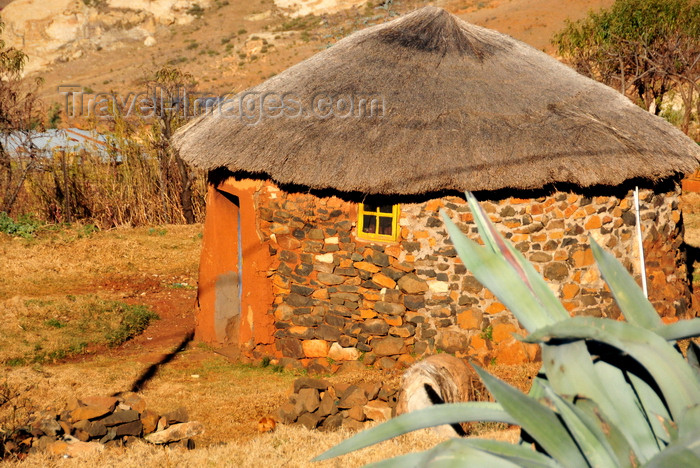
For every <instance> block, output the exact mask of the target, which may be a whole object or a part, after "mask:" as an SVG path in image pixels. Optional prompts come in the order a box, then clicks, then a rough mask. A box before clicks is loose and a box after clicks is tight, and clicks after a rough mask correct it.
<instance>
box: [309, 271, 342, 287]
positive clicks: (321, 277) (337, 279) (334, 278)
mask: <svg viewBox="0 0 700 468" xmlns="http://www.w3.org/2000/svg"><path fill="white" fill-rule="evenodd" d="M316 278H317V279H318V281H319V282H320V283H323V284H327V285H335V284H341V283H342V282H343V281H345V277H343V276H340V275H334V274H333V273H323V272H319V273H318V275H317V277H316Z"/></svg>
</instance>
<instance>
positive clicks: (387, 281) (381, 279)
mask: <svg viewBox="0 0 700 468" xmlns="http://www.w3.org/2000/svg"><path fill="white" fill-rule="evenodd" d="M372 281H373V282H374V283H375V284H376V285H378V286H379V287H382V288H388V289H394V287H395V286H396V281H394V280H393V279H391V278H389V277H388V276H386V275H385V274H383V273H377V274H375V275H374V276H372Z"/></svg>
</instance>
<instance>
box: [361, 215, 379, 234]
mask: <svg viewBox="0 0 700 468" xmlns="http://www.w3.org/2000/svg"><path fill="white" fill-rule="evenodd" d="M362 232H365V233H367V234H375V233H376V232H377V217H376V216H372V215H364V216H363V218H362Z"/></svg>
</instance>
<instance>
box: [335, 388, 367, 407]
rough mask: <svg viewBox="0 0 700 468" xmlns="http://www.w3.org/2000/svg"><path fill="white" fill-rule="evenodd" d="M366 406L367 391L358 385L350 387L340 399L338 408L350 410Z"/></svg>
mask: <svg viewBox="0 0 700 468" xmlns="http://www.w3.org/2000/svg"><path fill="white" fill-rule="evenodd" d="M366 404H367V397H366V396H365V391H364V390H362V389H361V388H360V387H358V386H356V385H350V386H349V387H348V388H347V390H345V392H343V394H342V396H341V397H340V401H338V408H340V409H348V408H352V407H353V406H364V405H366Z"/></svg>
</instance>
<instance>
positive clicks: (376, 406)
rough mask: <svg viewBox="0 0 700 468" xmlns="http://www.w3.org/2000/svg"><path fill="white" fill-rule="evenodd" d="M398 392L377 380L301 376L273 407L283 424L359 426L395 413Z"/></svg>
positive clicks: (324, 427) (323, 428) (321, 427)
mask: <svg viewBox="0 0 700 468" xmlns="http://www.w3.org/2000/svg"><path fill="white" fill-rule="evenodd" d="M397 397H398V392H397V390H396V389H394V388H390V387H389V386H388V385H386V384H382V383H381V382H362V383H358V384H355V385H353V384H347V383H335V384H331V383H330V382H328V381H326V380H322V379H313V378H309V377H302V378H299V379H296V380H295V381H294V393H292V395H291V396H290V397H289V401H287V402H286V403H284V404H283V405H282V406H281V407H280V408H279V409H278V410H277V415H276V416H277V420H278V421H279V422H281V423H283V424H301V425H303V426H305V427H307V428H309V429H318V430H320V431H333V430H336V429H338V428H340V427H341V426H342V427H345V428H349V429H354V430H358V429H363V428H364V427H365V425H366V423H367V422H368V421H385V420H387V419H390V418H391V417H393V416H394V415H395V414H396V399H397Z"/></svg>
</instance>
